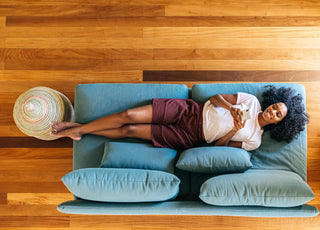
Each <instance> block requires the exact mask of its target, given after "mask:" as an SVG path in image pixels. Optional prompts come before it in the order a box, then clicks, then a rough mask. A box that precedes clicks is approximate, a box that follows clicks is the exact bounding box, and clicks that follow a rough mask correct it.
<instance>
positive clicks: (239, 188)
mask: <svg viewBox="0 0 320 230" xmlns="http://www.w3.org/2000/svg"><path fill="white" fill-rule="evenodd" d="M199 197H200V199H201V200H202V201H204V202H205V203H207V204H211V205H221V206H238V205H257V206H267V207H294V206H299V205H302V204H305V203H307V202H308V201H310V200H312V199H313V198H314V194H313V192H312V190H311V188H310V187H309V186H308V185H307V183H305V182H304V181H303V180H302V178H301V177H300V176H299V175H298V174H296V173H294V172H289V171H283V170H255V169H252V170H248V171H246V172H245V173H239V174H228V175H220V176H217V177H213V178H211V179H209V180H207V181H206V182H205V183H203V185H202V186H201V189H200V195H199Z"/></svg>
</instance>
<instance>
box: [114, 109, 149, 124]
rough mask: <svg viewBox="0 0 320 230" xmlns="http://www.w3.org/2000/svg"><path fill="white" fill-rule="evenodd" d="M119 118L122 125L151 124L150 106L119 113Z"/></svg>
mask: <svg viewBox="0 0 320 230" xmlns="http://www.w3.org/2000/svg"><path fill="white" fill-rule="evenodd" d="M120 118H121V120H122V122H123V124H135V123H138V124H140V123H151V122H152V105H148V106H142V107H138V108H135V109H127V110H124V111H122V112H120Z"/></svg>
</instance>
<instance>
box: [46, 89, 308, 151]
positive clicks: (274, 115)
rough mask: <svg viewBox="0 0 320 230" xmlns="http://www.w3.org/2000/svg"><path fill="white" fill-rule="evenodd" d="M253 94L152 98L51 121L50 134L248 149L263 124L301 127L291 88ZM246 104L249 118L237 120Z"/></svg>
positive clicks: (285, 131)
mask: <svg viewBox="0 0 320 230" xmlns="http://www.w3.org/2000/svg"><path fill="white" fill-rule="evenodd" d="M263 99H264V101H263V103H262V107H263V110H264V111H261V106H260V103H259V101H258V99H257V98H256V97H255V96H253V95H251V94H247V93H241V92H239V93H238V94H222V95H221V94H218V95H214V96H212V97H210V99H209V100H208V101H207V102H206V103H205V104H200V103H197V102H195V101H193V100H191V99H153V102H152V104H151V105H146V106H142V107H138V108H135V109H129V110H126V111H122V112H119V113H115V114H111V115H108V116H105V117H102V118H100V119H97V120H95V121H92V122H90V123H87V124H78V123H70V122H51V123H50V125H51V127H52V132H51V135H52V136H55V137H70V138H72V139H73V140H80V139H81V137H82V135H84V134H94V135H100V136H106V137H109V138H124V137H132V138H139V139H144V140H148V141H152V142H153V144H154V146H156V147H169V148H174V149H186V148H192V147H194V146H195V145H197V144H202V143H211V142H215V143H214V145H217V146H221V145H223V146H232V147H239V148H243V149H246V150H253V149H256V148H258V147H259V146H260V144H261V135H262V133H263V130H264V128H267V129H270V130H271V136H272V137H273V138H275V139H276V140H278V141H281V140H286V141H288V142H290V141H292V140H293V139H294V138H295V137H296V136H297V135H298V133H299V132H300V131H302V130H303V129H304V126H305V124H306V122H308V116H307V114H306V113H305V112H304V107H303V104H302V97H301V95H300V94H298V95H294V91H293V90H292V89H291V88H284V87H282V88H280V89H276V88H275V87H273V86H269V89H268V90H267V91H266V92H265V93H264V94H263ZM244 110H248V111H249V116H250V117H251V118H250V119H247V120H242V116H243V111H244Z"/></svg>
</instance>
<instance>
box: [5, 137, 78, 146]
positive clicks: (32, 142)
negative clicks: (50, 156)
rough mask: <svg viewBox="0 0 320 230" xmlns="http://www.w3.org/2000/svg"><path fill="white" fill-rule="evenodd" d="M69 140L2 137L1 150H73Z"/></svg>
mask: <svg viewBox="0 0 320 230" xmlns="http://www.w3.org/2000/svg"><path fill="white" fill-rule="evenodd" d="M72 146H73V142H72V140H71V139H69V138H60V139H57V140H53V141H43V140H39V139H36V138H34V137H0V148H72Z"/></svg>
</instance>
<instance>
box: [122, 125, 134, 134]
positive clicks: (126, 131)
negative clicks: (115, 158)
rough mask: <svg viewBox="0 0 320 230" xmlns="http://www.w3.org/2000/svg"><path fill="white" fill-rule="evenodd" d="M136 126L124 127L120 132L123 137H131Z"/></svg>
mask: <svg viewBox="0 0 320 230" xmlns="http://www.w3.org/2000/svg"><path fill="white" fill-rule="evenodd" d="M136 129H137V128H136V125H125V126H123V127H122V131H123V134H124V136H126V137H132V136H134V135H135V133H136Z"/></svg>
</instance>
